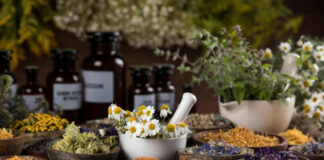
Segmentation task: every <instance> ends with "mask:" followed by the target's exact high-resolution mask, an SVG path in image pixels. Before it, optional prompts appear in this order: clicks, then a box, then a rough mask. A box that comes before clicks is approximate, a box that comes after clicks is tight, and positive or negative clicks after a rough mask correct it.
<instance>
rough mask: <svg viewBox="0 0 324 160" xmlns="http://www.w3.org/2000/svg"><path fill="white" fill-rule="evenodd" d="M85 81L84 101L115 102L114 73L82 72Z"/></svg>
mask: <svg viewBox="0 0 324 160" xmlns="http://www.w3.org/2000/svg"><path fill="white" fill-rule="evenodd" d="M82 75H83V79H84V100H85V101H86V102H93V103H109V102H113V101H114V72H112V71H88V70H83V71H82Z"/></svg>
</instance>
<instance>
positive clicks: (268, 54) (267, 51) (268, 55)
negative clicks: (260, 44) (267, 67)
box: [264, 48, 272, 59]
mask: <svg viewBox="0 0 324 160" xmlns="http://www.w3.org/2000/svg"><path fill="white" fill-rule="evenodd" d="M264 58H266V59H271V58H272V51H271V49H270V48H266V49H265V51H264Z"/></svg>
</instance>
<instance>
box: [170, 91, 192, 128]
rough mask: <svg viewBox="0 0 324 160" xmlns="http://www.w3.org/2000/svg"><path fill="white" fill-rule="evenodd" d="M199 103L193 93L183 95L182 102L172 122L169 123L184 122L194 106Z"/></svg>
mask: <svg viewBox="0 0 324 160" xmlns="http://www.w3.org/2000/svg"><path fill="white" fill-rule="evenodd" d="M196 102H197V98H196V96H195V95H193V94H192V93H189V92H186V93H184V94H183V95H182V99H181V102H180V104H179V106H178V109H177V110H176V112H175V113H174V115H173V116H172V118H171V120H170V121H169V123H173V124H176V123H179V122H184V121H185V120H186V118H187V116H188V114H189V112H190V110H191V108H192V106H194V105H195V103H196Z"/></svg>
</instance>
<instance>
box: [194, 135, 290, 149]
mask: <svg viewBox="0 0 324 160" xmlns="http://www.w3.org/2000/svg"><path fill="white" fill-rule="evenodd" d="M210 132H218V130H210V131H203V132H198V133H196V134H195V135H194V136H193V141H194V144H197V145H202V144H203V143H207V142H205V141H203V140H202V139H201V137H203V136H204V135H206V134H208V133H210ZM254 133H255V134H259V135H267V136H270V137H277V138H278V139H279V144H278V145H275V146H264V147H247V148H252V149H253V150H254V151H259V150H260V149H263V148H270V150H274V151H286V150H287V148H288V141H287V140H286V139H285V138H284V137H282V136H279V135H276V134H272V133H264V132H254ZM242 147H244V146H242Z"/></svg>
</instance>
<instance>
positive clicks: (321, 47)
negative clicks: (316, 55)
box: [316, 45, 324, 52]
mask: <svg viewBox="0 0 324 160" xmlns="http://www.w3.org/2000/svg"><path fill="white" fill-rule="evenodd" d="M316 50H317V51H319V52H324V45H321V46H317V47H316Z"/></svg>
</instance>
